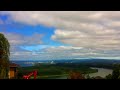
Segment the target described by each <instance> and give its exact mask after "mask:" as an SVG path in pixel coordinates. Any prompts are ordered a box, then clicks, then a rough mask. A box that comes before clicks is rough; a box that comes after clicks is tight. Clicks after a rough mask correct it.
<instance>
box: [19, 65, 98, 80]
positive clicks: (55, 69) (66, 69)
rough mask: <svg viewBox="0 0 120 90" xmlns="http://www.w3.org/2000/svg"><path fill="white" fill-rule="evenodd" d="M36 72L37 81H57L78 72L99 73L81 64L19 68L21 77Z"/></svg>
mask: <svg viewBox="0 0 120 90" xmlns="http://www.w3.org/2000/svg"><path fill="white" fill-rule="evenodd" d="M34 70H37V71H38V75H37V79H56V78H59V77H68V75H69V73H70V71H77V72H81V73H82V74H88V73H94V72H97V69H91V68H89V67H87V66H83V65H81V64H36V65H35V66H31V67H21V68H19V69H18V71H19V76H20V75H21V76H22V75H26V74H28V73H30V72H32V71H34ZM31 78H33V77H31Z"/></svg>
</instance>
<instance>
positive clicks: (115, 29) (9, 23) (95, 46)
mask: <svg viewBox="0 0 120 90" xmlns="http://www.w3.org/2000/svg"><path fill="white" fill-rule="evenodd" d="M0 33H3V34H4V35H5V37H6V38H7V39H8V40H9V43H10V46H11V47H10V60H61V59H65V60H69V59H75V60H78V59H88V58H100V59H101V58H102V59H116V60H120V12H119V11H0Z"/></svg>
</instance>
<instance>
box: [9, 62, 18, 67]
mask: <svg viewBox="0 0 120 90" xmlns="http://www.w3.org/2000/svg"><path fill="white" fill-rule="evenodd" d="M9 66H10V67H19V65H18V64H15V63H10V64H9Z"/></svg>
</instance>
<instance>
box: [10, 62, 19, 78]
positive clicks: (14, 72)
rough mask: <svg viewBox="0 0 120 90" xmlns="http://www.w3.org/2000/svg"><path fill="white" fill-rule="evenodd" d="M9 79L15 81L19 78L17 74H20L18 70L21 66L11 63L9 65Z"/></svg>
mask: <svg viewBox="0 0 120 90" xmlns="http://www.w3.org/2000/svg"><path fill="white" fill-rule="evenodd" d="M9 67H10V68H9V73H8V75H9V79H15V78H17V73H18V70H17V68H18V67H19V65H17V64H15V63H10V64H9Z"/></svg>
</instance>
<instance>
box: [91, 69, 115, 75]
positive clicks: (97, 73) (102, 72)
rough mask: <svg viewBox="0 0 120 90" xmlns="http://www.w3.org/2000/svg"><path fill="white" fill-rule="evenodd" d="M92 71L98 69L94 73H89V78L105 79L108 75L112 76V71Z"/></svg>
mask: <svg viewBox="0 0 120 90" xmlns="http://www.w3.org/2000/svg"><path fill="white" fill-rule="evenodd" d="M91 68H92V69H98V72H96V73H91V74H89V76H90V77H95V76H101V77H105V76H107V75H108V74H112V71H113V70H112V69H106V68H93V67H91Z"/></svg>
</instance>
